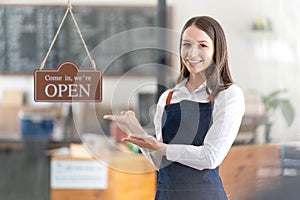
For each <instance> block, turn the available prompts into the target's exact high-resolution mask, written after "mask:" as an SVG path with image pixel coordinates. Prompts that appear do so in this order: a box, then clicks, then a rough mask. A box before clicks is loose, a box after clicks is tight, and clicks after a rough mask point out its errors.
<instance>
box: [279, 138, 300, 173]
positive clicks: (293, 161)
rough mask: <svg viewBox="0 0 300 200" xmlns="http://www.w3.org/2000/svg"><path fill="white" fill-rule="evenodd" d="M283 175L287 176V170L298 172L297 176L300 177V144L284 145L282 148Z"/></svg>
mask: <svg viewBox="0 0 300 200" xmlns="http://www.w3.org/2000/svg"><path fill="white" fill-rule="evenodd" d="M280 162H281V175H282V176H285V175H287V174H286V173H285V169H294V170H296V175H297V176H299V175H300V143H299V144H283V145H281V146H280Z"/></svg>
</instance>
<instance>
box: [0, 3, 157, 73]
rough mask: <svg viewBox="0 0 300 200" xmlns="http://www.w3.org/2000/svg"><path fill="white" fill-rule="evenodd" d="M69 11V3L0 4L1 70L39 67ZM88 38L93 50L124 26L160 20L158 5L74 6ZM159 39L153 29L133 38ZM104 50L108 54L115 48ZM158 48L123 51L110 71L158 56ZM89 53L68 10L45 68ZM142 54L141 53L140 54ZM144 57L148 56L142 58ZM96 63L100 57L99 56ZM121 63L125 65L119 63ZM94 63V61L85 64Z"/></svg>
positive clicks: (122, 70) (79, 60)
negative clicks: (0, 5)
mask: <svg viewBox="0 0 300 200" xmlns="http://www.w3.org/2000/svg"><path fill="white" fill-rule="evenodd" d="M65 11H66V7H57V6H51V7H49V6H48V7H45V6H43V7H37V6H2V7H0V73H16V72H17V73H31V72H33V71H34V69H35V68H39V66H40V63H41V62H42V60H43V58H44V57H45V55H46V53H47V51H48V48H49V46H50V43H51V41H52V39H53V37H54V35H55V33H56V31H57V29H58V26H59V24H60V22H61V20H62V18H63V15H64V13H65ZM73 13H74V15H75V18H76V20H77V22H78V25H79V27H80V30H81V32H82V35H83V38H84V40H85V42H86V44H87V47H88V49H89V50H92V49H94V48H95V47H96V46H97V44H99V43H101V42H102V41H104V40H106V39H107V38H109V37H111V36H113V35H115V34H118V33H120V32H123V31H126V30H130V29H134V28H141V27H153V26H155V16H156V9H155V7H151V6H150V7H100V6H96V7H91V6H90V7H85V6H75V7H74V6H73ZM139 40H147V42H149V43H151V42H156V40H155V36H154V34H149V35H147V36H145V37H142V38H135V40H134V41H136V42H138V41H139ZM119 43H120V44H119V45H120V46H126V45H132V41H131V42H130V43H128V41H119ZM118 48H119V47H118V46H112V49H108V50H107V51H105V53H106V54H108V55H107V56H109V54H112V53H114V50H113V49H118ZM155 55H156V52H155V50H151V49H141V50H139V51H134V52H127V53H126V54H124V55H122V56H120V57H119V58H118V59H116V60H114V62H112V63H110V65H111V66H110V67H109V68H107V69H106V71H105V72H104V73H105V74H120V73H125V72H126V71H128V70H130V68H132V67H133V66H136V65H140V64H143V63H151V62H155ZM86 57H87V54H86V52H85V50H84V47H83V45H82V43H81V40H80V37H79V35H78V33H77V31H76V28H75V26H74V24H73V21H72V18H71V16H70V15H68V17H67V19H66V22H65V24H64V26H63V28H62V29H61V33H60V35H59V36H58V39H57V41H56V43H55V44H54V47H53V49H52V51H51V54H50V56H49V57H48V59H47V62H46V65H45V68H53V67H56V66H57V65H58V64H59V62H61V61H63V60H70V59H71V60H73V61H75V62H77V63H78V64H80V63H82V62H83V60H85V59H86ZM135 58H137V59H135ZM138 58H143V59H138ZM94 59H95V61H96V63H98V62H99V60H97V58H94ZM120 64H121V65H120ZM86 67H87V68H88V67H91V65H90V66H86Z"/></svg>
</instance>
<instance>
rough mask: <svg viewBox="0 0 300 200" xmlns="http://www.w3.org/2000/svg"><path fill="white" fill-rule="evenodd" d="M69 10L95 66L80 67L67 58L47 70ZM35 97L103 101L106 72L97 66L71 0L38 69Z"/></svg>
mask: <svg viewBox="0 0 300 200" xmlns="http://www.w3.org/2000/svg"><path fill="white" fill-rule="evenodd" d="M68 13H70V14H71V16H72V19H73V22H74V24H75V27H76V29H77V32H78V34H79V36H80V39H81V41H82V43H83V46H84V48H85V50H86V52H87V55H88V57H89V60H90V62H91V64H92V66H93V69H90V70H79V67H78V64H77V63H75V62H74V61H71V60H67V61H63V62H61V63H60V64H59V65H58V67H57V69H47V70H43V68H44V66H45V63H46V60H47V58H48V56H49V54H50V52H51V49H52V47H53V45H54V43H55V41H56V39H57V36H58V35H59V32H60V30H61V28H62V26H63V24H64V21H65V19H66V17H67V15H68ZM34 100H35V101H36V102H73V101H74V102H82V101H102V72H101V70H97V69H96V64H95V61H94V60H93V59H92V57H91V55H90V53H89V51H88V48H87V46H86V44H85V41H84V39H83V37H82V34H81V32H80V29H79V26H78V24H77V21H76V19H75V17H74V14H73V12H72V6H71V3H70V0H68V8H67V10H66V12H65V15H64V17H63V19H62V21H61V23H60V25H59V27H58V30H57V32H56V34H55V36H54V38H53V40H52V43H51V45H50V47H49V50H48V52H47V54H46V56H45V58H44V59H43V61H42V63H41V65H40V68H39V69H36V70H35V71H34Z"/></svg>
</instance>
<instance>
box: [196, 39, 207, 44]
mask: <svg viewBox="0 0 300 200" xmlns="http://www.w3.org/2000/svg"><path fill="white" fill-rule="evenodd" d="M201 42H205V43H207V44H209V42H207V41H206V40H200V41H198V43H201Z"/></svg>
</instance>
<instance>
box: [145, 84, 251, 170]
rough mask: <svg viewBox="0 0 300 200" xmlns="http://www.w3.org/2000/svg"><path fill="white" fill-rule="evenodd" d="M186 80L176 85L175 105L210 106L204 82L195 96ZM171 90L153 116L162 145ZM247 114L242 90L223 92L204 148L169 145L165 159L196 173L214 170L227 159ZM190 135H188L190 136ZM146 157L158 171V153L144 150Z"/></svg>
mask: <svg viewBox="0 0 300 200" xmlns="http://www.w3.org/2000/svg"><path fill="white" fill-rule="evenodd" d="M186 82H187V79H185V80H183V81H182V82H180V83H179V84H177V85H176V86H175V88H174V93H173V96H172V99H171V102H170V103H171V104H172V103H178V102H180V101H182V100H190V101H195V102H202V103H204V102H208V100H207V98H208V94H207V93H206V83H205V82H204V83H203V84H202V85H200V86H199V88H197V89H196V90H194V91H193V92H192V93H191V92H189V90H188V89H187V88H186V86H185V85H186ZM169 92H170V90H167V91H166V92H164V93H163V94H162V95H161V97H160V99H159V101H158V104H157V109H156V114H155V116H154V125H155V133H156V138H157V140H159V141H162V132H161V131H162V127H161V121H162V120H161V119H162V115H163V112H164V107H165V105H166V99H167V96H168V94H169ZM244 112H245V100H244V94H243V92H242V90H241V89H240V88H239V87H238V86H237V85H235V84H233V85H231V86H230V87H229V88H227V89H226V90H224V91H221V92H220V93H219V94H218V96H217V98H216V99H215V101H214V109H213V116H212V117H213V123H212V125H211V127H210V128H209V130H208V132H207V135H206V137H205V139H204V142H203V145H201V146H194V145H183V144H182V145H181V144H168V145H167V149H166V158H167V159H168V160H169V161H174V162H179V163H181V164H183V165H187V166H190V167H193V168H195V169H199V170H202V169H214V168H216V167H217V166H219V165H220V164H221V162H222V161H223V160H224V158H225V156H226V155H227V153H228V151H229V149H230V147H231V145H232V144H233V142H234V140H235V138H236V135H237V133H238V130H239V127H240V124H241V121H242V117H243V115H244ZM187 134H188V133H187ZM142 152H143V153H144V154H145V155H146V157H147V158H148V159H149V160H150V161H152V163H153V164H154V166H155V167H156V169H159V163H160V160H161V155H159V154H158V153H157V152H153V151H150V150H146V149H142Z"/></svg>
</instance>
